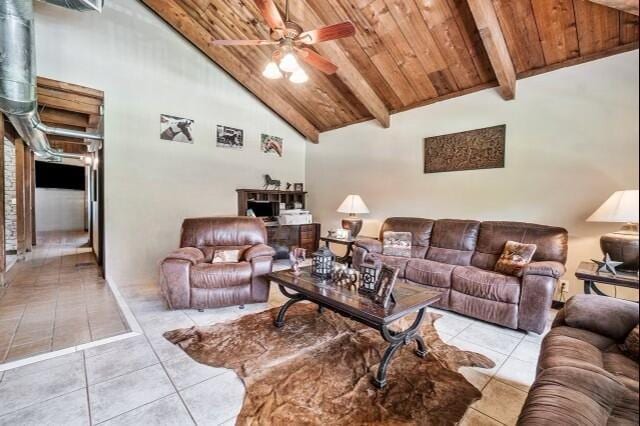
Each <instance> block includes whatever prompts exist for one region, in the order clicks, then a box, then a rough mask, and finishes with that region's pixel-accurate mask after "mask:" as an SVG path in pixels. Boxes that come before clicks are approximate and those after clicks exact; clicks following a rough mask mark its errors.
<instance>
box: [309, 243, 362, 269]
mask: <svg viewBox="0 0 640 426" xmlns="http://www.w3.org/2000/svg"><path fill="white" fill-rule="evenodd" d="M367 238H371V237H367ZM320 241H324V244H325V246H326V247H329V245H330V244H338V245H343V246H346V247H347V252H346V253H345V255H344V256H338V257H336V261H338V262H340V263H346V264H347V266H349V267H351V262H352V260H353V258H352V256H351V251H352V250H353V244H354V243H355V242H356V241H358V239H357V238H352V237H349V238H335V237H320Z"/></svg>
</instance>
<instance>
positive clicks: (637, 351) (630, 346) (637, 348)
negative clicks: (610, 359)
mask: <svg viewBox="0 0 640 426" xmlns="http://www.w3.org/2000/svg"><path fill="white" fill-rule="evenodd" d="M620 350H621V351H622V352H624V354H625V355H627V356H628V357H629V358H631V359H632V360H634V361H635V362H638V361H640V326H638V325H636V326H635V327H634V328H633V330H631V331H630V332H629V334H628V335H627V338H626V339H624V343H623V344H621V345H620Z"/></svg>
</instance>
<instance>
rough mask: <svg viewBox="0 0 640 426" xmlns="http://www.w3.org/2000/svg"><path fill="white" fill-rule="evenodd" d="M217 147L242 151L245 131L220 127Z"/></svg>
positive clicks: (218, 128)
mask: <svg viewBox="0 0 640 426" xmlns="http://www.w3.org/2000/svg"><path fill="white" fill-rule="evenodd" d="M216 146H218V147H220V148H233V149H242V147H244V131H243V130H242V129H234V128H233V127H227V126H218V127H217V135H216Z"/></svg>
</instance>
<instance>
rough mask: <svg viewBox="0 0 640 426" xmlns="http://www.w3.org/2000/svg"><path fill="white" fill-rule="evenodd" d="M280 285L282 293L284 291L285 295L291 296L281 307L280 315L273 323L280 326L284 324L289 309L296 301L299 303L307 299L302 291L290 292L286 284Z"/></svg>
mask: <svg viewBox="0 0 640 426" xmlns="http://www.w3.org/2000/svg"><path fill="white" fill-rule="evenodd" d="M278 287H279V288H280V293H282V294H283V295H285V296H287V297H288V298H289V300H287V303H285V304H284V305H282V306H281V307H280V311H279V312H278V316H277V317H276V320H275V321H274V322H273V325H275V326H276V327H278V328H280V327H282V326H284V316H285V314H286V313H287V310H288V309H289V308H290V307H291V306H292V305H294V304H295V303H298V302H300V301H301V300H305V298H304V296H303V295H301V294H300V293H289V292H288V291H287V289H286V288H284V286H281V285H279V286H278Z"/></svg>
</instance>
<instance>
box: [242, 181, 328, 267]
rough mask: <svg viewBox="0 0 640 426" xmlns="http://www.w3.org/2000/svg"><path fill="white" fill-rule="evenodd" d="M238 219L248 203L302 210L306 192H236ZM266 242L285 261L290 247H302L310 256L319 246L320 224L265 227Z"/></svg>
mask: <svg viewBox="0 0 640 426" xmlns="http://www.w3.org/2000/svg"><path fill="white" fill-rule="evenodd" d="M236 192H237V193H238V216H246V215H247V210H248V209H249V202H250V201H271V202H274V203H284V204H285V206H286V208H287V209H293V208H298V209H303V210H304V209H305V208H306V206H307V202H306V197H307V192H306V191H285V190H273V189H237V190H236ZM267 242H268V244H269V245H270V246H271V247H273V248H274V249H275V250H276V257H277V258H287V257H288V255H289V250H290V249H291V248H292V247H302V248H304V249H305V250H306V251H307V255H311V253H312V252H314V251H316V250H317V249H318V247H319V246H320V224H319V223H309V224H301V225H279V224H271V223H270V224H267Z"/></svg>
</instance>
